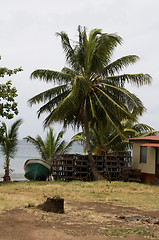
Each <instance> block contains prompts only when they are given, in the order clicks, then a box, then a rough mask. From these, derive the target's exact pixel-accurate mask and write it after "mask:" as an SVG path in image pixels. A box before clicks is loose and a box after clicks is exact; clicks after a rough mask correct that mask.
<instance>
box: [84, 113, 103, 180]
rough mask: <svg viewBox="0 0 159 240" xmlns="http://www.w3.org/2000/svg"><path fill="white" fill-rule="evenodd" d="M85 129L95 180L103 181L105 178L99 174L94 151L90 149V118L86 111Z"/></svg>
mask: <svg viewBox="0 0 159 240" xmlns="http://www.w3.org/2000/svg"><path fill="white" fill-rule="evenodd" d="M84 129H85V133H86V146H87V151H88V159H89V163H90V166H91V170H92V174H93V180H103V179H104V177H103V176H102V175H101V174H100V173H99V171H98V169H97V166H96V164H95V162H94V160H93V156H92V151H91V147H90V134H89V126H88V118H87V111H86V109H85V111H84Z"/></svg>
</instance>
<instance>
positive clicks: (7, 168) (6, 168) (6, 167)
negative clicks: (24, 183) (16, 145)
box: [3, 159, 11, 182]
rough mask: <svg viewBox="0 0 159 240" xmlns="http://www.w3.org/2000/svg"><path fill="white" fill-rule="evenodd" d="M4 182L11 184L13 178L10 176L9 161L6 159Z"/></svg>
mask: <svg viewBox="0 0 159 240" xmlns="http://www.w3.org/2000/svg"><path fill="white" fill-rule="evenodd" d="M3 181H4V182H10V181H11V178H10V176H9V159H6V166H5V173H4V177H3Z"/></svg>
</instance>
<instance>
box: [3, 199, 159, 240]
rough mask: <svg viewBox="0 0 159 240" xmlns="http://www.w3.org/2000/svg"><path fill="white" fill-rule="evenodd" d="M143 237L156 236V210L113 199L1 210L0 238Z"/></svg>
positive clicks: (95, 239) (88, 239)
mask: <svg viewBox="0 0 159 240" xmlns="http://www.w3.org/2000/svg"><path fill="white" fill-rule="evenodd" d="M121 237H124V239H125V240H126V239H131V240H142V239H145V238H148V239H151V238H157V237H159V211H153V212H149V211H141V210H138V209H136V208H133V207H123V206H120V205H117V204H115V203H109V202H108V203H102V202H65V213H64V214H55V213H48V212H44V211H42V210H40V209H38V208H37V207H28V206H26V207H25V208H21V209H12V210H7V211H3V212H2V213H1V214H0V240H44V239H45V240H48V239H49V240H51V239H55V240H75V239H77V240H108V239H110V240H113V239H120V238H121Z"/></svg>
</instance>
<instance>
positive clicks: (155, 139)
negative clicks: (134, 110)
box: [129, 135, 159, 142]
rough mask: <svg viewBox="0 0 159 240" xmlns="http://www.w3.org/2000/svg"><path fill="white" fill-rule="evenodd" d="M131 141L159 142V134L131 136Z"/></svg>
mask: <svg viewBox="0 0 159 240" xmlns="http://www.w3.org/2000/svg"><path fill="white" fill-rule="evenodd" d="M129 141H130V142H159V135H157V136H146V137H135V138H129Z"/></svg>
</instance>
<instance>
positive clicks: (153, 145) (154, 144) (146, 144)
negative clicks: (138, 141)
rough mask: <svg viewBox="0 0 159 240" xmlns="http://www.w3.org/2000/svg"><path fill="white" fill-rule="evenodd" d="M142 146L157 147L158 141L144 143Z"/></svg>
mask: <svg viewBox="0 0 159 240" xmlns="http://www.w3.org/2000/svg"><path fill="white" fill-rule="evenodd" d="M141 146H142V147H159V143H144V144H142V145H141Z"/></svg>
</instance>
